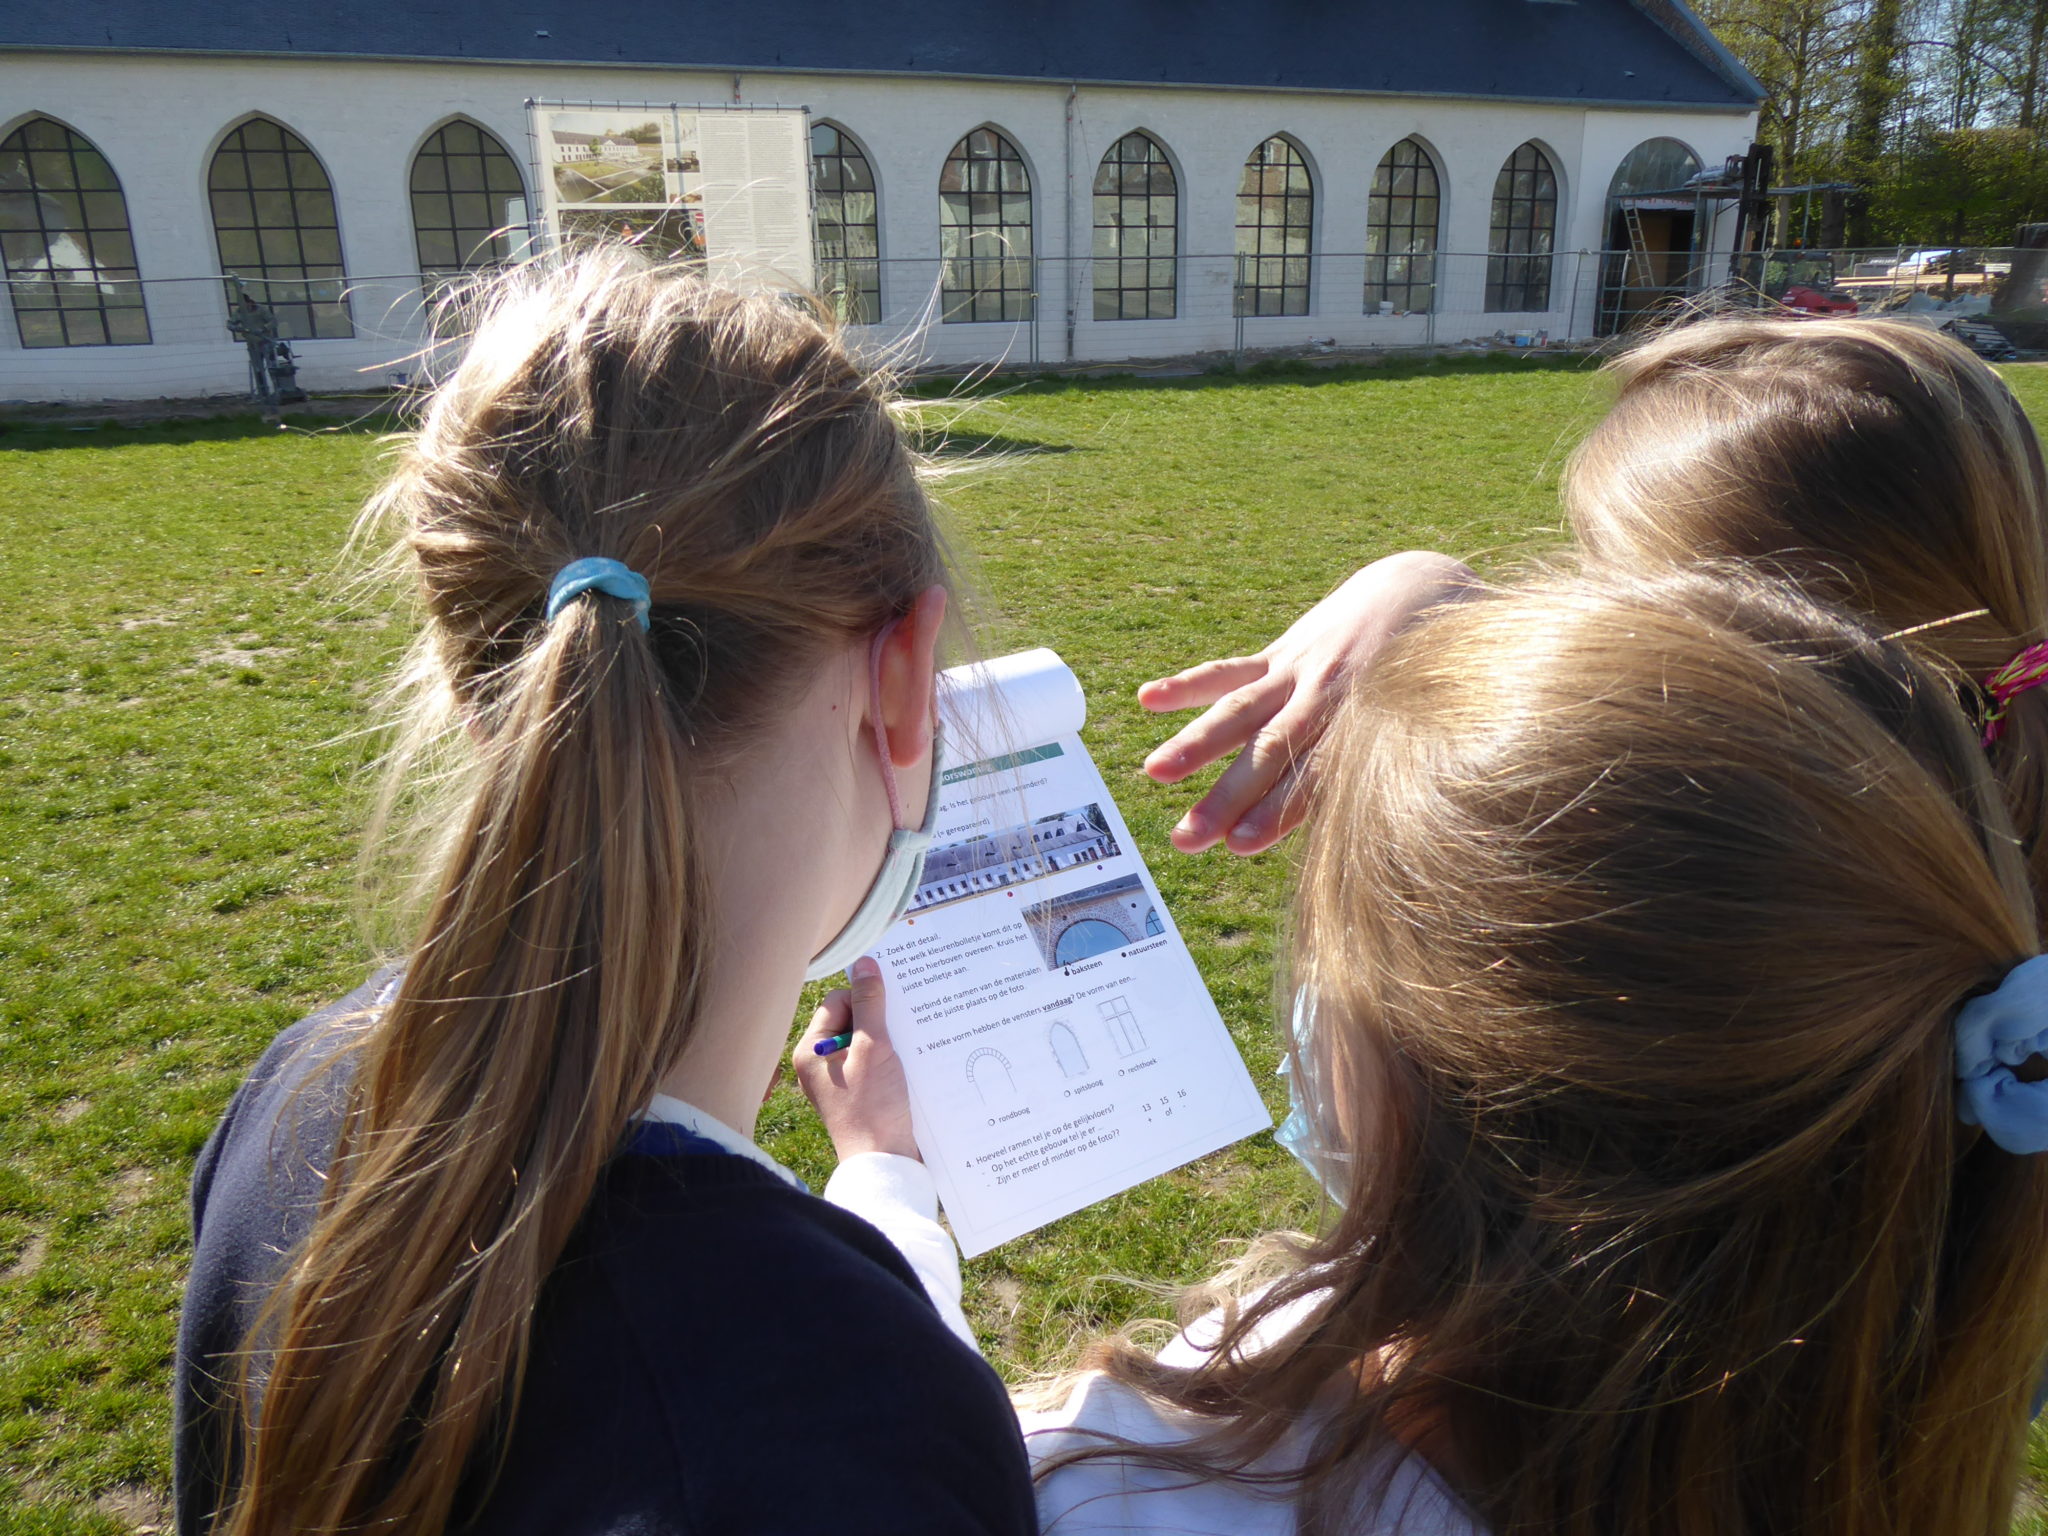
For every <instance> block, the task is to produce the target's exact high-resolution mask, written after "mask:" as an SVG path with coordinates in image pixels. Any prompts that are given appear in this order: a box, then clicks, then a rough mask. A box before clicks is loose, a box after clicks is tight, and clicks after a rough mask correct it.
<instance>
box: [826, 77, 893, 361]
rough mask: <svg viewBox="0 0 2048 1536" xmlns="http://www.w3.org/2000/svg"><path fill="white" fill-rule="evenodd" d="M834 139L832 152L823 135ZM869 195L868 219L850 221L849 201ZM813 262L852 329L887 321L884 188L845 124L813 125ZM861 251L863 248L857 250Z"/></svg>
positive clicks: (844, 319)
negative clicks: (822, 143) (821, 141)
mask: <svg viewBox="0 0 2048 1536" xmlns="http://www.w3.org/2000/svg"><path fill="white" fill-rule="evenodd" d="M828 133H829V134H830V135H832V140H833V142H832V144H831V146H830V147H829V148H820V146H819V142H818V141H819V136H820V135H821V134H828ZM862 196H865V197H866V198H867V200H868V203H867V216H866V217H865V218H859V217H849V216H848V211H847V204H848V200H849V199H850V198H851V199H858V198H860V197H862ZM811 207H812V212H813V216H814V220H815V222H814V225H813V228H812V235H811V242H812V244H811V250H812V259H813V261H814V263H815V264H816V267H817V278H816V281H817V289H818V292H819V293H820V294H822V295H824V296H825V298H826V299H827V300H829V301H830V302H831V304H832V306H833V308H834V309H836V310H837V311H838V313H839V318H840V319H841V320H842V321H843V322H845V323H846V324H848V325H876V324H879V323H880V321H881V318H882V185H881V182H880V180H879V179H877V177H876V176H875V165H874V162H873V161H872V160H870V159H869V158H868V154H867V151H866V150H865V149H863V148H861V145H860V141H859V140H858V139H856V138H854V136H853V135H852V134H850V133H848V132H847V131H846V130H845V129H844V128H842V127H840V126H839V124H837V123H835V122H832V121H830V120H828V119H824V118H820V119H819V120H818V121H817V122H815V123H813V124H811ZM856 247H861V248H859V249H856Z"/></svg>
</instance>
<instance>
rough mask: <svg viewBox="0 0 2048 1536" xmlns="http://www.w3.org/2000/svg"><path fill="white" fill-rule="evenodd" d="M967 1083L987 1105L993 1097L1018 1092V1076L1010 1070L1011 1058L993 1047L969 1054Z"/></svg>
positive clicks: (986, 1046)
mask: <svg viewBox="0 0 2048 1536" xmlns="http://www.w3.org/2000/svg"><path fill="white" fill-rule="evenodd" d="M966 1070H967V1081H968V1082H969V1083H971V1084H972V1085H973V1086H974V1091H975V1092H976V1093H977V1094H979V1095H980V1096H981V1102H982V1103H984V1104H986V1103H987V1102H988V1101H989V1098H990V1096H991V1095H994V1094H1002V1095H1005V1096H1007V1095H1009V1094H1013V1093H1015V1092H1016V1091H1017V1078H1016V1074H1015V1073H1013V1072H1012V1071H1011V1070H1010V1058H1009V1057H1007V1056H1005V1055H1004V1054H1003V1053H1002V1052H1001V1051H999V1050H997V1049H996V1048H995V1047H994V1046H992V1045H984V1046H982V1047H981V1048H980V1049H979V1050H976V1051H971V1052H969V1053H968V1057H967V1063H966Z"/></svg>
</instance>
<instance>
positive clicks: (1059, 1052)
mask: <svg viewBox="0 0 2048 1536" xmlns="http://www.w3.org/2000/svg"><path fill="white" fill-rule="evenodd" d="M1045 1043H1046V1044H1047V1045H1048V1046H1050V1047H1051V1048H1052V1059H1053V1060H1054V1061H1055V1062H1057V1063H1059V1069H1060V1075H1061V1076H1062V1077H1079V1076H1080V1075H1081V1074H1082V1073H1083V1072H1086V1071H1087V1070H1088V1053H1087V1052H1086V1051H1084V1050H1082V1049H1081V1039H1080V1037H1079V1036H1078V1035H1076V1034H1075V1033H1074V1031H1073V1030H1072V1029H1071V1028H1070V1027H1069V1026H1068V1025H1067V1024H1066V1023H1065V1022H1064V1021H1061V1020H1055V1021H1054V1022H1053V1025H1052V1027H1051V1028H1050V1029H1048V1030H1046V1032H1045Z"/></svg>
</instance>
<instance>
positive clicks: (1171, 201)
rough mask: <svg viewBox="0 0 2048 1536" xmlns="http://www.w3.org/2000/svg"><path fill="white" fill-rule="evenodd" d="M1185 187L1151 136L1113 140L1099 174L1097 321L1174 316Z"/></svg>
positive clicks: (1096, 190) (1096, 237)
mask: <svg viewBox="0 0 2048 1536" xmlns="http://www.w3.org/2000/svg"><path fill="white" fill-rule="evenodd" d="M1179 233H1180V188H1179V187H1178V186H1177V185H1176V184H1175V182H1174V179H1173V166H1172V165H1171V164H1170V163H1169V162H1168V161H1167V158H1166V151H1165V150H1163V149H1161V148H1160V147H1159V142H1158V140H1156V139H1154V138H1153V137H1152V135H1150V134H1149V133H1127V134H1125V135H1124V136H1123V137H1122V138H1120V139H1118V140H1117V141H1116V142H1115V143H1114V144H1112V145H1110V147H1109V153H1108V154H1106V155H1104V156H1103V157H1102V164H1101V166H1100V167H1098V168H1097V170H1096V172H1095V318H1096V319H1098V320H1171V319H1172V318H1173V315H1174V297H1175V287H1176V284H1175V281H1174V277H1175V271H1176V267H1177V257H1178V256H1179V253H1180V244H1179Z"/></svg>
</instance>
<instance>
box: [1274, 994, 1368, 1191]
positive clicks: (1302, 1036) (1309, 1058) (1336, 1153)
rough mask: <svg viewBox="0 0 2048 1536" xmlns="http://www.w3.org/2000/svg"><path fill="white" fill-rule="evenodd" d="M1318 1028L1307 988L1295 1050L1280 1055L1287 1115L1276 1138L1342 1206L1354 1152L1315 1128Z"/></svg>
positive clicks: (1293, 1026) (1297, 997) (1296, 1021)
mask: <svg viewBox="0 0 2048 1536" xmlns="http://www.w3.org/2000/svg"><path fill="white" fill-rule="evenodd" d="M1314 1027H1315V1004H1314V1003H1313V1002H1311V1001H1310V1000H1309V995H1308V993H1307V991H1306V990H1303V991H1300V992H1297V993H1295V994H1294V1013H1293V1016H1292V1017H1291V1018H1290V1019H1289V1021H1288V1028H1289V1029H1290V1030H1292V1031H1293V1033H1294V1050H1293V1051H1292V1052H1291V1053H1290V1054H1289V1055H1286V1056H1283V1057H1281V1058H1280V1075H1281V1076H1282V1077H1284V1078H1286V1079H1287V1102H1288V1110H1287V1118H1286V1119H1285V1120H1282V1121H1281V1122H1280V1124H1279V1126H1278V1127H1276V1128H1275V1130H1274V1132H1273V1140H1275V1141H1276V1142H1278V1143H1279V1144H1280V1145H1281V1146H1283V1147H1285V1148H1286V1149H1287V1150H1288V1151H1289V1152H1290V1153H1292V1154H1293V1156H1294V1160H1295V1161H1296V1162H1298V1163H1300V1164H1301V1166H1302V1167H1304V1168H1306V1169H1307V1170H1308V1175H1309V1177H1310V1178H1312V1179H1314V1180H1315V1181H1316V1184H1317V1186H1318V1187H1320V1188H1321V1190H1322V1192H1323V1194H1324V1195H1325V1196H1326V1197H1327V1198H1328V1199H1329V1201H1330V1203H1331V1204H1332V1205H1335V1206H1339V1207H1341V1206H1342V1205H1343V1204H1344V1193H1345V1189H1346V1187H1347V1186H1348V1185H1349V1184H1350V1182H1351V1154H1350V1153H1349V1152H1344V1151H1340V1150H1338V1149H1337V1148H1335V1147H1331V1146H1329V1145H1327V1144H1326V1143H1325V1142H1324V1140H1323V1138H1322V1136H1321V1134H1320V1133H1319V1132H1318V1131H1317V1129H1316V1124H1317V1118H1316V1114H1315V1112H1314V1105H1315V1100H1316V1098H1317V1094H1316V1084H1315V1081H1314V1076H1313V1074H1314V1071H1315V1056H1314V1055H1313V1054H1312V1053H1311V1051H1310V1048H1309V1035H1310V1032H1311V1031H1312V1030H1313V1028H1314ZM1296 1056H1298V1057H1300V1058H1301V1064H1302V1070H1301V1072H1299V1073H1297V1072H1296V1071H1295V1070H1294V1058H1295V1057H1296Z"/></svg>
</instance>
